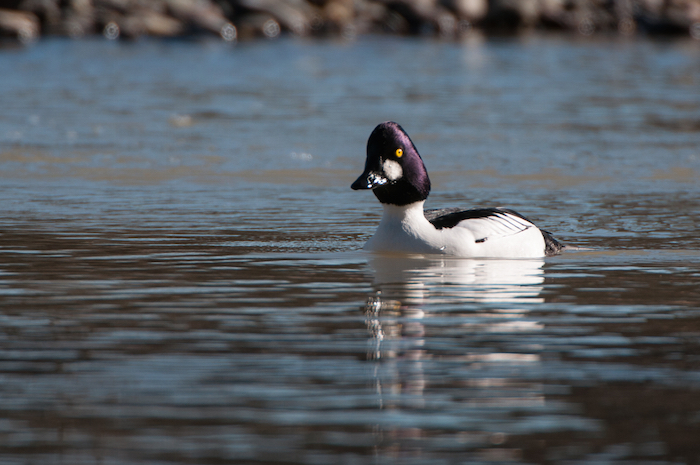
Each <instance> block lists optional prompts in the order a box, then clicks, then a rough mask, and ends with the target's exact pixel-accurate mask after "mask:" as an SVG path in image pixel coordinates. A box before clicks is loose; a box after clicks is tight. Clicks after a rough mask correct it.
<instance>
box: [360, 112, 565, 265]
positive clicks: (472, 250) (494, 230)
mask: <svg viewBox="0 0 700 465" xmlns="http://www.w3.org/2000/svg"><path fill="white" fill-rule="evenodd" d="M352 188H353V189H355V190H360V189H372V192H374V195H375V196H376V197H377V199H379V201H380V202H381V203H382V206H383V207H384V214H383V215H382V219H381V221H380V222H379V227H378V228H377V232H376V233H374V236H372V238H371V239H370V240H369V241H367V244H365V247H364V248H365V249H366V250H371V251H377V252H405V253H419V254H422V253H436V254H448V255H454V256H458V257H474V258H477V257H479V258H534V257H543V256H549V255H556V254H557V253H559V252H560V251H561V249H562V245H561V244H560V243H559V242H557V240H556V239H554V238H553V237H552V236H551V234H549V233H548V232H546V231H542V230H540V229H538V228H537V226H535V225H534V224H533V223H532V222H531V221H530V220H528V219H527V218H525V217H524V216H522V215H521V214H519V213H517V212H515V211H513V210H508V209H506V208H474V209H470V210H461V209H459V208H454V209H442V210H426V211H424V210H423V204H424V203H425V200H426V199H427V198H428V194H429V193H430V178H429V177H428V171H427V170H426V169H425V165H424V164H423V159H422V158H421V157H420V155H419V154H418V150H416V146H415V145H413V142H412V141H411V138H410V137H408V134H406V132H405V131H404V130H403V128H402V127H401V126H399V125H398V124H396V123H394V122H392V121H387V122H385V123H382V124H380V125H378V126H377V127H376V128H374V131H372V134H371V135H370V136H369V140H368V141H367V160H366V162H365V171H364V172H363V173H362V174H361V175H360V177H359V178H357V181H355V182H354V183H352Z"/></svg>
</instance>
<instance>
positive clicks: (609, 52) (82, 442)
mask: <svg viewBox="0 0 700 465" xmlns="http://www.w3.org/2000/svg"><path fill="white" fill-rule="evenodd" d="M0 69H1V70H2V72H1V73H0V102H1V103H0V105H1V106H2V108H1V111H0V202H1V205H2V207H1V208H0V462H2V463H3V464H57V463H61V464H64V463H65V464H93V463H94V464H133V463H151V464H169V463H178V464H182V463H187V464H221V463H276V462H279V463H303V464H326V463H348V464H355V463H402V464H403V463H408V464H411V463H430V464H441V463H469V464H474V463H567V464H568V463H577V464H579V463H628V464H629V463H649V464H651V463H653V464H667V463H668V464H670V463H675V464H680V463H688V464H692V463H700V439H699V438H700V237H699V236H698V233H697V227H698V224H700V199H699V197H698V194H699V193H700V188H699V187H698V186H699V181H700V91H699V89H700V47H699V46H698V43H697V42H690V41H688V42H686V41H674V42H663V43H653V42H647V41H642V40H638V41H617V40H608V39H601V40H594V41H575V40H562V39H556V38H546V37H534V38H528V39H520V40H515V39H513V40H492V41H485V42H484V41H478V40H470V41H468V42H466V43H463V44H456V43H443V42H435V41H430V40H406V39H394V38H377V37H374V38H364V39H361V40H359V41H357V42H351V43H341V42H337V43H335V42H311V41H310V42H304V41H297V40H291V39H285V40H281V41H277V42H262V41H261V42H255V43H249V44H239V45H238V46H235V47H232V46H229V45H225V44H221V43H217V42H208V41H206V42H150V41H143V42H135V43H111V42H105V41H99V40H97V41H90V40H88V41H79V42H73V41H63V40H50V41H44V42H40V43H38V44H36V45H35V46H33V47H31V48H28V49H12V48H5V49H2V50H0ZM387 119H392V120H396V121H398V122H399V123H401V124H402V125H403V126H404V128H405V129H406V130H407V131H408V132H409V134H411V135H412V137H413V139H414V142H415V143H416V145H417V146H418V149H419V150H420V151H421V153H422V154H423V157H424V159H425V161H426V164H427V166H428V169H429V170H430V173H431V176H432V179H433V184H434V192H433V194H432V195H431V198H430V201H429V206H431V207H445V206H457V205H462V206H488V205H491V206H495V205H504V206H509V207H511V208H514V209H516V210H518V211H520V212H521V213H523V214H525V215H527V216H529V217H531V218H532V219H533V220H535V221H536V222H537V223H538V224H539V225H541V226H542V227H544V228H545V229H548V230H550V231H551V232H552V233H554V234H555V236H556V237H557V238H559V239H561V240H562V241H563V242H565V243H567V244H571V245H574V246H578V247H582V248H583V250H576V251H569V252H567V253H565V254H563V255H561V256H558V257H553V258H548V259H546V260H520V261H507V260H456V259H449V258H441V257H428V258H420V257H376V256H370V255H367V254H365V253H363V252H362V251H360V250H359V249H360V248H361V246H362V244H363V243H364V241H365V240H366V239H367V238H368V237H369V236H370V235H371V234H372V232H373V230H374V227H375V225H376V224H377V222H378V219H379V214H380V210H381V209H380V207H379V205H378V203H377V202H376V200H375V199H374V197H373V196H372V195H371V194H370V193H367V192H353V191H351V190H350V188H349V185H350V183H351V182H352V181H353V180H354V179H355V178H356V176H357V175H359V173H360V171H361V169H362V167H363V163H364V147H365V143H366V138H367V136H368V135H369V133H370V131H371V130H372V128H373V127H374V125H376V124H377V123H379V122H381V121H384V120H387Z"/></svg>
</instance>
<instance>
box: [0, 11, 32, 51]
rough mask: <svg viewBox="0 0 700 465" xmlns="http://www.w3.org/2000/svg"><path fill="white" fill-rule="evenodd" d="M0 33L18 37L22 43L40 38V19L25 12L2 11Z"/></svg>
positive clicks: (0, 12)
mask: <svg viewBox="0 0 700 465" xmlns="http://www.w3.org/2000/svg"><path fill="white" fill-rule="evenodd" d="M0 32H2V33H4V34H10V35H13V36H15V37H17V38H18V39H19V40H20V41H21V42H25V43H26V42H33V41H34V40H36V39H38V38H39V33H40V26H39V18H37V16H36V15H35V14H33V13H28V12H24V11H12V10H0Z"/></svg>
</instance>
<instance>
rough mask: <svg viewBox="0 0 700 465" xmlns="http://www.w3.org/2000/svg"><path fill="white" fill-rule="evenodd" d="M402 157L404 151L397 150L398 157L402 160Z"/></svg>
mask: <svg viewBox="0 0 700 465" xmlns="http://www.w3.org/2000/svg"><path fill="white" fill-rule="evenodd" d="M401 155H403V149H400V148H399V149H396V157H397V158H401Z"/></svg>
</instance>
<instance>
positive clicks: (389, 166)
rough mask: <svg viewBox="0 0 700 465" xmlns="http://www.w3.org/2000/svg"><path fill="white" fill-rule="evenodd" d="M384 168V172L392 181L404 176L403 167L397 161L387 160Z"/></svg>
mask: <svg viewBox="0 0 700 465" xmlns="http://www.w3.org/2000/svg"><path fill="white" fill-rule="evenodd" d="M382 168H384V174H385V175H386V177H387V178H388V179H389V180H390V181H396V180H397V179H399V178H401V176H403V169H402V168H401V165H400V164H399V162H397V161H394V160H385V161H384V164H383V165H382Z"/></svg>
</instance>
